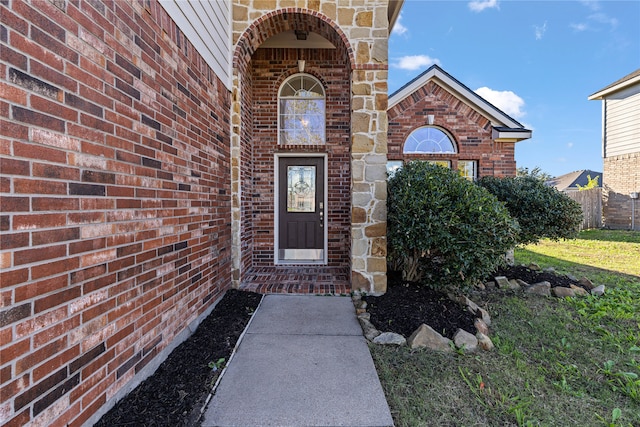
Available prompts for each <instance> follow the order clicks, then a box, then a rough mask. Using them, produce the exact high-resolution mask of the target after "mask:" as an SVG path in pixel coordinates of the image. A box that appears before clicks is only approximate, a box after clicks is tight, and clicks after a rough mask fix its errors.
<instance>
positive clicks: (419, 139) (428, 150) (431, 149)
mask: <svg viewBox="0 0 640 427" xmlns="http://www.w3.org/2000/svg"><path fill="white" fill-rule="evenodd" d="M402 152H403V153H404V154H455V153H456V145H455V143H454V142H453V138H451V137H450V136H449V135H448V134H447V133H446V132H445V131H443V130H442V129H439V128H437V127H433V126H423V127H420V128H418V129H416V130H414V131H413V132H411V133H410V134H409V136H408V137H407V139H406V140H405V142H404V148H403V150H402Z"/></svg>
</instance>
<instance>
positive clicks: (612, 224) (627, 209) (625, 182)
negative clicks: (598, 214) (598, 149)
mask: <svg viewBox="0 0 640 427" xmlns="http://www.w3.org/2000/svg"><path fill="white" fill-rule="evenodd" d="M602 181H603V192H602V197H603V206H602V209H603V216H604V226H605V227H607V228H614V229H624V230H629V229H631V223H632V221H631V212H632V205H631V204H632V203H633V201H632V199H631V198H630V197H629V193H631V192H640V153H632V154H623V155H620V156H614V157H606V158H605V159H604V172H603V179H602ZM634 225H635V229H636V230H640V200H636V201H635V224H634Z"/></svg>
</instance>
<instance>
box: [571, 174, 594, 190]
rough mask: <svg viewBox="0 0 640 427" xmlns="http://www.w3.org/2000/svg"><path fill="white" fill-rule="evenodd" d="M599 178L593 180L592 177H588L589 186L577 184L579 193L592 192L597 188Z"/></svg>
mask: <svg viewBox="0 0 640 427" xmlns="http://www.w3.org/2000/svg"><path fill="white" fill-rule="evenodd" d="M599 178H600V177H599V176H598V175H596V177H595V178H591V175H587V179H588V180H589V181H588V182H587V184H586V185H580V184H576V187H578V191H584V190H591V189H592V188H597V187H598V179H599Z"/></svg>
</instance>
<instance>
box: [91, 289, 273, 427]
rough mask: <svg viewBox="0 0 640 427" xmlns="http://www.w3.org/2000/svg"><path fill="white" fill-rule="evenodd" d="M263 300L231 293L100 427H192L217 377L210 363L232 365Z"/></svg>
mask: <svg viewBox="0 0 640 427" xmlns="http://www.w3.org/2000/svg"><path fill="white" fill-rule="evenodd" d="M261 297H262V296H261V295H259V294H256V293H253V292H244V291H237V290H234V289H231V290H229V291H227V293H226V294H225V295H224V297H223V298H222V299H221V300H220V302H218V304H217V305H216V307H215V308H214V309H213V311H212V312H211V314H210V315H209V316H208V317H207V318H206V319H205V320H203V321H202V323H201V324H200V326H198V329H197V330H196V332H195V333H194V334H193V335H191V337H189V338H188V339H187V340H186V341H185V342H183V343H182V344H180V345H179V346H178V347H176V349H175V350H174V351H173V352H171V354H170V355H169V357H167V359H166V360H165V361H164V362H163V363H162V364H161V365H160V367H159V368H158V369H157V370H156V372H155V373H154V374H153V375H152V376H150V377H149V378H147V379H146V380H145V381H144V382H143V383H141V384H140V385H139V386H138V387H137V388H135V389H134V390H133V391H132V392H131V393H129V394H128V395H127V396H126V397H125V398H123V399H122V400H121V401H120V402H118V403H117V404H116V406H114V407H113V408H112V409H111V410H110V411H109V412H108V413H106V414H105V415H104V416H103V417H102V418H101V419H100V421H99V422H98V423H97V424H96V426H101V427H116V426H136V427H143V426H146V427H151V426H171V427H174V426H193V425H197V419H198V417H199V416H200V410H201V408H202V406H203V405H204V403H205V400H206V398H207V396H208V395H209V392H210V391H211V388H212V385H213V383H215V380H216V378H217V375H219V372H214V371H213V370H212V369H211V368H209V366H208V364H209V362H211V361H214V362H215V361H217V360H218V359H220V358H224V359H225V360H229V356H230V355H231V353H232V351H233V348H234V347H235V345H236V342H237V341H238V338H239V337H240V335H241V334H242V331H244V328H245V326H246V324H247V322H248V321H249V319H250V317H251V313H253V311H254V310H255V309H256V308H257V306H258V304H259V303H260V299H261Z"/></svg>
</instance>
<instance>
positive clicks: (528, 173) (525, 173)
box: [516, 166, 554, 182]
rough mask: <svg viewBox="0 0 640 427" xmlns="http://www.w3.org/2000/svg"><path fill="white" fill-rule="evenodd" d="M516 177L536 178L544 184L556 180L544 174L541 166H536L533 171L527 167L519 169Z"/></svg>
mask: <svg viewBox="0 0 640 427" xmlns="http://www.w3.org/2000/svg"><path fill="white" fill-rule="evenodd" d="M516 176H520V177H530V178H535V179H539V180H540V181H542V182H545V181H549V180H550V179H553V178H554V177H553V176H551V175H550V174H548V173H546V172H544V171H543V170H542V169H541V168H540V166H536V167H535V168H533V169H531V170H529V168H527V167H519V168H518V169H517V170H516Z"/></svg>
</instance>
